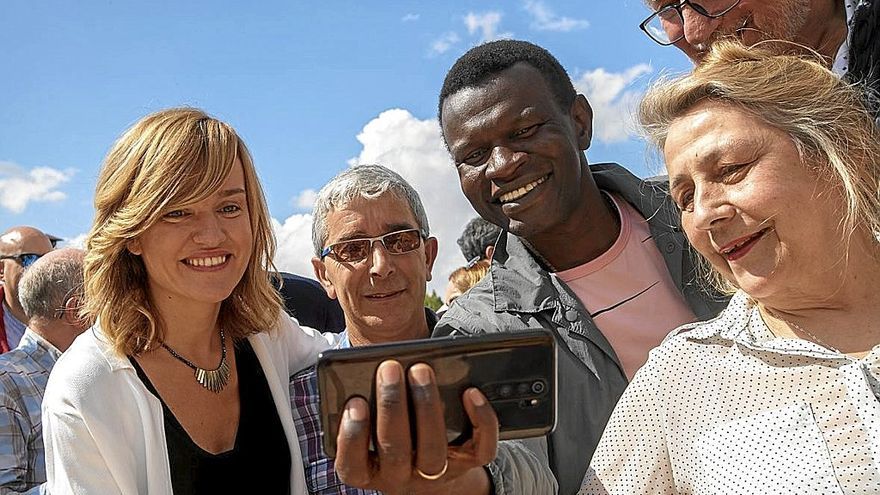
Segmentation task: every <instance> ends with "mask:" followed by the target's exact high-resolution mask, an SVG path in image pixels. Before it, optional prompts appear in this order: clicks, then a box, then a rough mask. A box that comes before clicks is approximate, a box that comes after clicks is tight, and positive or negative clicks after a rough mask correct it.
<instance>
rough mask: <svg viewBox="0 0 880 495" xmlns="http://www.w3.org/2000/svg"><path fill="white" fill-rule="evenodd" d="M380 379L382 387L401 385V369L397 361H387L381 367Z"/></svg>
mask: <svg viewBox="0 0 880 495" xmlns="http://www.w3.org/2000/svg"><path fill="white" fill-rule="evenodd" d="M379 377H380V378H382V385H397V384H398V383H400V367H399V366H398V365H397V362H395V361H385V362H383V363H382V364H380V365H379Z"/></svg>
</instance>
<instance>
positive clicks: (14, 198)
mask: <svg viewBox="0 0 880 495" xmlns="http://www.w3.org/2000/svg"><path fill="white" fill-rule="evenodd" d="M74 173H75V172H74V170H72V169H68V170H58V169H55V168H51V167H35V168H32V169H30V170H25V169H24V168H22V167H21V166H19V165H16V164H15V163H12V162H4V161H0V206H2V207H3V208H6V209H7V210H9V211H12V212H13V213H21V212H23V211H24V210H25V209H26V208H27V206H28V204H29V203H31V202H57V201H62V200H64V199H65V198H66V197H67V194H65V193H64V192H63V191H59V190H58V189H57V188H58V186H60V185H61V184H64V183H65V182H67V181H69V180H70V178H71V177H72V176H73V174H74Z"/></svg>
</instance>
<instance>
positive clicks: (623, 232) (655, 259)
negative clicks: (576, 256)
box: [556, 195, 696, 380]
mask: <svg viewBox="0 0 880 495" xmlns="http://www.w3.org/2000/svg"><path fill="white" fill-rule="evenodd" d="M611 198H612V200H613V201H614V204H615V205H616V206H617V211H618V213H619V215H620V236H619V237H618V238H617V241H615V242H614V245H613V246H611V248H610V249H608V251H606V252H605V253H603V254H602V255H601V256H599V257H598V258H596V259H594V260H592V261H590V262H588V263H584V264H583V265H580V266H576V267H574V268H571V269H569V270H565V271H561V272H558V273H556V276H557V277H559V279H560V280H562V281H563V282H565V283H566V284H567V285H568V286H569V287H570V288H571V289H572V291H574V293H575V295H577V297H578V298H579V299H580V300H581V303H582V304H583V305H584V307H586V308H587V311H589V312H590V316H591V317H592V318H593V321H594V322H595V323H596V326H597V327H598V328H599V330H601V331H602V334H603V335H605V338H606V339H608V343H610V344H611V347H612V348H614V352H616V353H617V357H618V358H619V359H620V364H622V365H623V371H624V373H626V377H627V378H628V379H630V380H632V377H633V375H635V373H636V371H637V370H638V369H639V368H641V366H642V365H643V364H645V361H647V359H648V351H650V350H651V349H653V348H654V347H657V346H658V345H659V344H660V342H661V341H662V340H663V338H664V337H666V335H667V334H668V333H669V332H670V331H671V330H673V329H674V328H676V327H679V326H681V325H684V324H685V323H690V322H693V321H696V317H695V316H694V313H693V312H692V311H691V309H690V308H689V307H688V305H687V303H686V302H685V300H684V297H682V295H681V293H679V292H678V289H676V287H675V284H674V283H673V281H672V277H670V275H669V271H668V270H667V268H666V263H665V262H664V261H663V256H662V255H661V254H660V251H659V250H658V249H657V245H656V244H655V243H654V239H653V237H652V236H651V231H650V229H649V228H648V222H647V220H645V219H644V218H642V216H641V215H640V214H639V212H638V211H636V210H635V209H634V208H633V207H632V206H631V205H630V204H629V203H627V202H626V201H624V200H623V199H620V198H617V197H615V196H613V195H612V196H611Z"/></svg>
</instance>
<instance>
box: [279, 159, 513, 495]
mask: <svg viewBox="0 0 880 495" xmlns="http://www.w3.org/2000/svg"><path fill="white" fill-rule="evenodd" d="M312 242H313V245H314V252H315V257H314V258H312V265H313V267H314V270H315V275H316V278H317V279H318V280H319V281H320V282H321V284H322V285H323V286H324V288H325V289H326V290H327V294H328V295H329V296H330V297H332V298H334V299H337V300H339V303H340V305H341V306H342V310H343V313H344V315H345V325H346V327H345V331H344V332H343V333H342V335H341V338H340V343H339V345H338V347H340V348H346V347H357V346H365V345H371V344H379V343H388V342H399V341H404V340H412V339H423V338H428V337H429V336H430V335H431V331H432V330H433V328H434V325H435V323H436V322H437V318H436V316H435V315H434V314H433V312H431V310H430V309H427V308H425V307H424V299H425V290H426V285H427V282H428V281H429V280H431V269H432V267H433V265H434V260H435V259H436V257H437V239H435V238H433V237H431V236H430V230H429V227H428V218H427V216H426V215H425V210H424V208H423V206H422V202H421V200H420V199H419V196H418V194H417V193H416V192H415V190H414V189H413V188H412V186H410V184H409V183H407V182H406V181H405V180H404V179H403V178H402V177H400V175H398V174H397V173H395V172H393V171H391V170H389V169H387V168H385V167H382V166H378V165H362V166H357V167H353V168H350V169H348V170H346V171H344V172H342V173H340V174H339V175H337V176H336V177H334V178H333V179H332V180H331V181H330V182H329V183H328V184H327V185H325V186H324V187H323V188H322V189H321V191H320V192H319V193H318V197H317V200H316V203H315V207H314V212H313V220H312ZM386 364H387V363H383V365H382V366H380V376H381V378H379V379H378V383H377V393H379V394H380V395H381V394H383V393H385V392H383V391H391V390H396V392H389V393H390V395H393V396H394V397H388V400H385V401H382V400H377V403H385V404H389V403H392V402H395V401H397V402H398V403H399V402H401V401H402V402H403V403H404V404H406V399H405V397H406V392H405V391H403V390H401V389H400V388H401V387H404V383H405V382H407V381H409V379H416V380H419V379H418V378H414V376H409V377H408V378H405V377H404V376H403V374H404V373H403V370H400V369H391V370H388V367H387V366H386ZM397 368H399V366H398V367H397ZM415 368H416V366H414V367H413V368H412V369H411V370H409V372H408V373H406V374H407V375H411V374H412V373H415V371H414V370H415ZM421 368H422V371H421V373H423V375H422V378H423V379H428V380H431V378H430V377H428V375H429V374H430V375H432V373H431V372H430V371H429V370H430V368H429V367H427V366H421ZM383 370H384V371H383ZM385 371H388V372H389V373H396V375H395V376H396V379H397V380H396V381H395V380H394V379H393V378H389V375H387V374H386V373H385ZM392 382H393V383H392ZM427 384H428V383H427V382H424V383H422V385H427ZM411 386H412V385H411ZM417 388H418V386H417ZM421 390H423V391H424V390H425V387H421ZM290 396H291V408H292V410H293V417H294V424H295V425H296V428H297V434H298V436H299V440H300V449H301V451H302V454H303V463H304V467H305V475H306V483H307V485H308V488H309V493H311V494H322V495H329V494H373V493H378V491H377V490H382V491H387V490H391V489H394V490H399V491H400V493H429V492H430V493H438V492H436V491H434V490H435V489H438V487H439V489H440V490H441V491H440V492H439V493H468V494H470V493H475V494H480V493H488V491H489V475H488V473H487V472H486V471H485V469H484V468H483V467H482V466H483V465H484V464H486V463H488V462H489V461H490V460H491V457H489V458H487V459H482V460H477V461H474V462H473V463H472V465H471V466H470V467H469V468H468V469H466V470H464V471H463V472H462V471H461V470H460V469H457V468H456V469H455V471H456V472H453V468H452V467H451V463H450V461H449V460H447V461H446V462H445V463H444V462H443V460H442V459H443V457H445V456H446V454H447V450H446V442H445V429H444V428H442V426H441V427H440V428H439V429H438V430H437V431H438V432H440V434H441V435H442V438H443V443H442V448H440V449H439V452H436V451H434V452H432V453H438V454H439V458H438V459H436V461H437V462H436V463H434V464H436V465H433V464H429V462H428V461H429V460H427V459H422V458H421V457H419V458H417V459H416V462H415V464H411V460H410V457H411V455H412V451H415V450H418V447H417V446H416V445H413V446H412V450H410V449H407V451H406V452H405V458H402V457H399V456H398V457H395V456H389V457H388V458H385V459H381V458H380V459H374V461H373V465H372V467H373V469H372V471H371V472H370V473H361V474H365V476H364V477H362V478H360V477H359V478H358V479H360V480H362V481H363V483H359V485H361V486H364V487H367V488H366V489H361V488H356V487H353V486H348V485H345V484H344V483H343V482H342V481H341V480H340V478H339V476H337V473H336V469H335V468H336V466H337V465H339V464H334V460H333V459H329V458H327V457H326V455H325V454H324V452H323V449H322V447H321V432H320V420H319V403H318V392H317V375H316V371H315V368H314V367H312V368H309V369H306V370H304V371H302V372H300V373H298V374H297V375H294V376H293V377H292V378H291V382H290ZM434 396H435V397H436V392H434ZM423 398H426V395H425V394H424V393H423V394H417V393H413V401H414V402H415V403H418V402H419V401H420V400H421V399H423ZM436 405H437V406H439V404H436ZM379 409H382V408H381V407H379ZM348 414H349V413H348V412H346V415H348ZM376 414H377V416H381V415H382V412H381V411H376ZM407 419H408V418H406V417H405V416H404V417H402V418H398V421H391V422H392V423H394V424H396V425H398V426H400V425H405V424H406V421H407ZM366 420H367V418H363V417H362V418H359V419H355V420H353V421H352V419H351V418H350V419H349V420H345V419H344V420H343V424H342V426H341V430H343V431H346V429H347V428H349V427H351V425H352V424H353V423H359V424H361V425H364V427H363V428H357V427H355V428H354V430H356V431H358V432H360V433H361V438H364V437H363V436H362V435H363V434H364V433H365V434H366V435H367V437H368V436H369V432H370V431H371V428H370V427H369V423H368V422H367V421H366ZM408 420H409V421H416V420H417V418H416V417H412V418H409V419H408ZM375 421H376V422H377V423H381V420H380V419H375ZM404 430H405V431H403V432H402V433H403V434H405V435H406V437H407V438H409V435H410V430H409V428H408V427H406V428H404ZM347 431H349V432H351V430H347ZM386 431H387V428H386ZM379 432H380V434H381V432H382V427H381V426H379ZM495 434H497V432H496V433H495ZM475 436H476V434H475ZM340 438H341V439H342V440H352V438H351V435H346V434H345V433H343V434H341V435H340ZM367 443H368V442H363V443H362V442H360V441H351V442H350V444H351V445H353V446H354V448H348V449H345V448H343V445H342V443H340V449H339V453H340V457H339V458H337V459H336V461H335V462H336V463H339V462H340V461H341V460H342V461H343V462H344V461H350V460H352V459H353V458H357V457H358V454H362V455H366V452H359V453H355V454H356V455H354V456H351V455H347V453H346V451H348V453H351V451H353V450H356V448H358V447H363V448H366V446H367ZM379 443H380V444H382V440H381V438H380V439H379ZM493 450H494V449H493ZM395 464H399V466H397V467H394V466H395ZM447 469H448V470H449V472H447ZM340 472H341V471H340ZM386 476H387V477H386ZM391 478H393V479H394V480H391Z"/></svg>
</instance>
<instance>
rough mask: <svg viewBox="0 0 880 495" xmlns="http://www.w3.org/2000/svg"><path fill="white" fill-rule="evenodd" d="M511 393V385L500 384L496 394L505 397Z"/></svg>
mask: <svg viewBox="0 0 880 495" xmlns="http://www.w3.org/2000/svg"><path fill="white" fill-rule="evenodd" d="M512 393H513V387H511V386H510V385H502V386H501V388H499V389H498V395H500V396H501V397H504V398H507V397H510V395H511V394H512Z"/></svg>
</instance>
